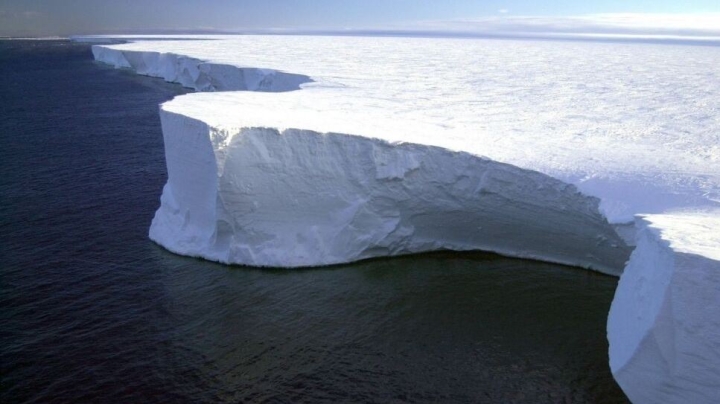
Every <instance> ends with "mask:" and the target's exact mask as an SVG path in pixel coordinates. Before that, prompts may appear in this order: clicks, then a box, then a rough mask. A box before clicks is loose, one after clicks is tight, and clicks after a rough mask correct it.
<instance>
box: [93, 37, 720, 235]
mask: <svg viewBox="0 0 720 404" xmlns="http://www.w3.org/2000/svg"><path fill="white" fill-rule="evenodd" d="M200 38H203V37H198V38H195V39H200ZM96 48H97V47H96ZM105 48H106V49H120V50H123V51H125V53H124V54H125V55H127V54H128V53H127V51H141V52H161V53H173V54H178V55H184V56H187V57H189V58H194V59H199V60H203V61H209V62H212V63H213V64H221V65H231V66H240V67H245V68H250V69H261V70H262V69H271V70H275V71H281V72H287V73H292V74H297V75H302V76H307V77H310V78H311V79H312V80H313V82H312V83H307V84H303V85H302V88H303V90H302V93H303V96H302V97H301V98H300V97H299V98H297V99H298V102H299V103H301V104H300V105H304V106H307V107H310V108H312V107H314V106H315V105H317V107H316V109H317V110H318V111H323V109H324V108H325V107H326V106H328V105H330V106H332V107H333V109H335V110H340V111H341V112H342V113H343V115H344V120H343V121H342V122H338V123H340V124H341V125H337V127H336V126H333V125H330V124H329V123H327V121H326V118H327V117H325V116H323V117H322V119H318V120H316V121H314V122H312V123H313V124H314V125H316V126H317V127H307V128H304V129H311V130H317V131H319V132H323V131H326V130H327V131H332V132H339V133H351V134H357V135H369V136H372V137H379V138H383V139H385V140H389V141H404V142H412V143H418V144H427V145H434V146H440V147H444V148H448V149H450V150H462V151H466V152H469V153H472V154H476V155H481V156H487V157H489V158H491V159H493V160H497V161H501V162H505V163H509V164H513V165H516V166H519V167H522V168H529V169H533V170H537V171H540V172H543V173H545V174H548V175H551V176H553V177H555V178H558V179H560V180H562V181H565V182H569V183H572V184H575V185H577V186H578V188H579V189H580V190H581V191H583V192H584V193H586V194H589V195H594V196H597V197H600V198H601V201H602V202H601V209H602V211H603V212H604V213H605V214H606V215H607V217H608V219H609V220H610V221H611V222H613V223H621V222H631V221H632V220H633V215H634V214H636V213H662V212H665V211H667V210H668V209H671V208H682V207H698V206H704V207H711V206H718V205H719V204H720V185H719V184H720V169H718V168H717V167H718V166H719V165H720V131H719V130H718V128H719V127H720V114H718V113H717V111H718V101H717V94H720V70H718V69H717V68H716V67H717V66H718V65H720V48H718V47H704V46H675V45H649V44H618V43H593V42H557V41H549V42H545V41H513V40H480V39H448V38H435V39H431V38H378V37H373V38H367V37H366V38H363V37H311V36H295V37H293V36H230V37H216V38H215V40H209V41H203V40H189V41H182V40H175V41H139V42H135V43H128V44H123V45H114V46H109V47H105ZM108 61H109V62H111V63H114V64H116V65H118V66H122V63H120V64H118V63H117V62H116V61H113V60H111V59H108ZM265 71H267V70H265ZM185 84H186V85H188V83H185ZM198 88H200V89H203V87H202V86H199V87H198ZM196 96H197V95H196V94H191V95H187V96H185V97H196ZM229 96H230V95H224V97H229ZM232 96H236V97H238V99H239V100H240V101H241V102H242V101H244V100H247V99H248V97H250V96H249V95H247V94H241V93H234V94H233V95H232ZM283 96H284V95H283ZM268 103H269V104H273V101H268ZM259 109H260V108H258V110H259ZM266 113H271V112H266ZM286 113H287V112H283V114H280V115H276V118H277V119H283V116H284V115H285V114H286ZM318 116H320V114H318ZM378 119H379V120H380V121H381V122H382V125H384V124H385V123H386V122H393V123H394V125H393V126H392V129H393V130H377V129H378V128H382V127H383V126H381V124H374V122H376V121H377V120H378ZM290 121H291V120H290V118H287V119H285V121H284V123H288V122H290ZM282 123H283V122H279V123H278V125H281V124H282ZM286 127H293V126H286Z"/></svg>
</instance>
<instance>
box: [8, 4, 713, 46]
mask: <svg viewBox="0 0 720 404" xmlns="http://www.w3.org/2000/svg"><path fill="white" fill-rule="evenodd" d="M266 30H269V31H313V30H316V31H343V30H345V31H348V30H349V31H352V30H409V31H428V30H430V31H461V32H466V31H470V32H473V31H479V32H495V31H501V32H504V31H512V32H516V31H517V32H538V31H542V32H587V33H592V32H601V33H605V32H610V33H613V32H618V33H627V32H631V33H634V32H640V33H650V34H680V35H685V34H688V35H711V36H719V35H720V1H718V0H687V1H682V0H595V1H577V0H545V1H537V0H504V1H502V0H487V1H483V0H253V1H250V0H205V1H200V0H198V1H192V0H0V36H30V37H38V36H69V35H90V34H121V33H128V34H140V33H170V32H178V33H181V32H200V31H201V32H209V31H220V32H252V31H266Z"/></svg>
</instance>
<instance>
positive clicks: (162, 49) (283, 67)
mask: <svg viewBox="0 0 720 404" xmlns="http://www.w3.org/2000/svg"><path fill="white" fill-rule="evenodd" d="M174 39H175V40H172V41H167V40H165V41H154V40H142V41H137V42H133V43H126V44H120V45H95V46H93V53H94V55H95V57H96V59H98V60H100V61H103V62H106V63H109V64H112V65H114V66H116V67H124V68H131V69H133V70H135V71H136V72H138V73H140V74H146V75H150V76H155V77H162V78H164V79H165V80H167V81H173V82H178V83H181V84H182V85H184V86H187V87H191V88H194V89H196V90H199V91H213V92H211V93H207V92H198V93H193V94H187V95H184V96H181V97H178V98H176V99H174V100H172V101H169V102H167V103H165V104H163V105H162V106H161V111H160V114H161V119H162V123H163V132H164V138H165V146H166V159H167V165H168V176H169V178H168V183H167V184H166V186H165V188H164V190H163V194H162V198H161V207H160V209H159V210H158V212H157V213H156V216H155V219H154V220H153V223H152V225H151V229H150V236H151V238H152V239H153V240H155V241H157V242H158V243H160V244H161V245H163V246H165V247H166V248H168V249H170V250H172V251H175V252H177V253H181V254H186V255H194V256H201V257H205V258H208V259H212V260H216V261H221V262H228V263H242V264H249V265H270V266H303V265H324V264H333V263H339V262H347V261H351V260H356V259H362V258H368V257H372V256H379V255H393V254H403V253H410V252H419V251H427V250H433V249H441V248H448V249H455V250H467V249H484V250H490V251H495V252H498V253H501V254H505V255H510V256H517V257H527V258H537V259H542V260H546V261H552V262H558V263H565V264H571V265H578V266H583V267H587V268H592V269H596V270H599V271H602V272H606V273H611V274H619V273H620V272H621V270H622V268H623V266H624V263H625V261H626V259H627V257H628V254H629V249H628V248H627V246H625V244H624V243H623V241H622V240H621V239H620V238H619V237H618V236H617V234H616V233H615V232H614V231H613V230H612V228H611V227H610V226H609V225H608V223H607V222H606V220H605V219H607V221H609V222H610V223H611V224H616V225H620V224H623V223H633V221H635V229H637V234H636V240H635V243H636V244H637V248H636V250H635V252H634V253H633V254H632V256H631V257H630V260H629V261H628V263H627V266H626V273H625V274H624V275H623V276H622V278H621V280H620V285H619V287H618V291H617V295H616V299H615V301H614V302H613V307H612V311H611V315H610V318H609V324H608V338H609V340H610V344H611V345H610V363H611V369H612V371H613V374H614V375H615V377H616V379H617V380H618V382H619V384H620V385H621V387H622V388H623V389H624V390H625V391H626V393H627V394H628V396H629V397H630V398H631V400H633V401H634V402H636V403H645V402H647V403H653V402H698V403H702V402H708V403H710V402H713V403H714V402H718V401H719V400H720V345H719V344H720V326H718V318H720V317H718V316H717V312H718V310H717V309H718V308H720V273H719V272H718V270H719V266H718V264H719V262H720V257H719V255H720V254H719V253H718V252H719V251H720V241H719V240H718V233H720V230H718V229H720V219H719V218H720V168H718V167H720V114H719V113H718V112H719V110H718V101H717V96H718V94H720V71H719V70H718V69H717V66H718V65H720V48H719V47H711V46H681V45H661V44H656V45H650V44H633V43H623V44H620V43H599V42H560V41H515V40H480V39H472V40H469V39H437V38H436V39H429V38H379V37H365V38H363V37H310V36H296V37H293V36H218V37H194V38H191V39H192V40H183V39H182V38H174ZM240 90H253V91H252V92H248V91H240ZM214 91H223V92H214ZM578 191H579V192H578ZM596 198H597V199H596ZM598 203H599V205H598ZM637 215H642V216H637ZM636 216H637V217H638V218H637V219H636ZM633 237H635V236H634V235H631V238H633Z"/></svg>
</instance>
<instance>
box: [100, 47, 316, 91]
mask: <svg viewBox="0 0 720 404" xmlns="http://www.w3.org/2000/svg"><path fill="white" fill-rule="evenodd" d="M92 52H93V56H94V57H95V60H97V61H100V62H103V63H107V64H110V65H112V66H114V67H116V68H128V69H132V70H134V71H135V72H136V73H138V74H141V75H144V76H151V77H160V78H162V79H164V80H165V81H168V82H171V83H179V84H181V85H182V86H183V87H187V88H192V89H194V90H196V91H241V90H246V91H247V90H249V91H278V92H279V91H292V90H297V89H298V88H300V85H301V84H303V83H307V82H310V81H311V80H310V78H309V77H307V76H304V75H301V74H292V73H285V72H280V71H276V70H272V69H256V68H242V67H237V66H232V65H227V64H218V63H208V62H204V61H202V60H199V59H195V58H190V57H187V56H182V55H176V54H173V53H161V52H147V51H122V50H117V49H114V48H109V47H107V46H103V45H93V46H92Z"/></svg>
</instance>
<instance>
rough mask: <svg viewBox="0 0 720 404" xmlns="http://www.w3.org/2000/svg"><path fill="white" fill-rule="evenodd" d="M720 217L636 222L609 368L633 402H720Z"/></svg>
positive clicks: (611, 323) (611, 334) (616, 304)
mask: <svg viewBox="0 0 720 404" xmlns="http://www.w3.org/2000/svg"><path fill="white" fill-rule="evenodd" d="M719 218H720V211H715V212H703V213H697V212H695V213H679V214H666V215H648V216H645V217H643V218H638V219H637V224H636V225H637V227H638V229H639V232H638V236H637V248H636V249H635V251H634V252H633V253H632V257H631V259H630V262H629V263H628V265H627V267H626V268H625V272H624V273H623V275H622V277H621V278H620V283H619V285H618V288H617V291H616V293H615V299H614V300H613V302H612V307H611V309H610V316H609V318H608V340H609V342H610V368H611V370H612V373H613V376H614V377H615V380H617V382H618V384H620V386H621V387H622V389H623V391H625V393H626V394H627V395H628V397H629V398H630V400H632V402H634V403H668V404H670V403H678V404H681V403H682V404H684V403H694V404H695V403H698V404H702V403H707V404H713V403H718V402H720V367H719V366H718V364H720V277H719V276H718V274H720V253H719V252H718V248H717V246H718V245H720V231H719V230H718V229H720V219H719Z"/></svg>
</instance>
